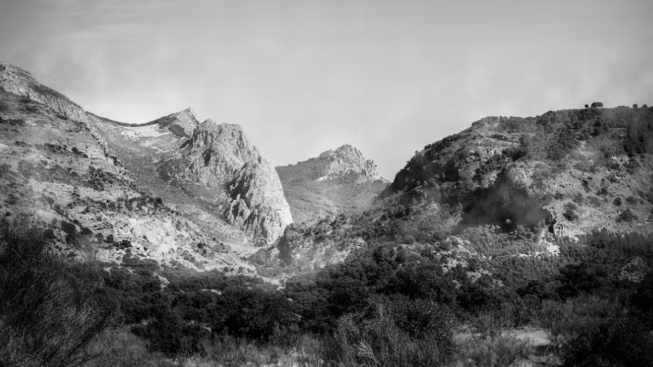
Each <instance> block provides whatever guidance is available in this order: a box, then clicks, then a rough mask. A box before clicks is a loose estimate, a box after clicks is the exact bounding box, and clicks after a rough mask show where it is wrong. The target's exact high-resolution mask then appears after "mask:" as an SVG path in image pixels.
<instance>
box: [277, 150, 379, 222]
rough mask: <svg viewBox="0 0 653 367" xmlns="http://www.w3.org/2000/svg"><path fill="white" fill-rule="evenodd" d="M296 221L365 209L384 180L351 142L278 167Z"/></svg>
mask: <svg viewBox="0 0 653 367" xmlns="http://www.w3.org/2000/svg"><path fill="white" fill-rule="evenodd" d="M277 172H279V177H280V178H281V183H282V184H283V189H284V192H285V194H286V198H287V199H288V203H289V204H290V210H291V212H292V215H293V219H294V220H295V222H304V221H309V220H315V219H317V218H320V217H324V216H328V215H334V214H337V213H354V212H357V211H361V210H364V209H365V208H367V207H368V206H369V205H370V204H371V202H372V200H373V199H374V197H375V196H376V195H377V194H378V193H379V192H381V190H383V188H385V186H386V185H387V182H388V181H386V180H385V179H383V178H381V177H379V174H378V172H377V170H376V164H374V162H373V161H372V160H367V159H365V158H364V157H363V154H362V153H361V152H360V151H359V150H358V149H356V148H354V147H352V146H351V145H343V146H341V147H340V148H338V149H336V150H335V151H333V150H328V151H326V152H324V153H322V154H320V155H319V156H318V157H317V158H311V159H309V160H307V161H305V162H299V163H297V164H296V165H289V166H283V167H277Z"/></svg>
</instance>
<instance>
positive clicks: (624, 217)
mask: <svg viewBox="0 0 653 367" xmlns="http://www.w3.org/2000/svg"><path fill="white" fill-rule="evenodd" d="M634 220H637V216H636V215H635V214H633V212H632V211H631V210H630V208H628V209H626V210H624V211H623V212H622V213H621V214H620V215H619V217H618V218H617V222H632V221H634Z"/></svg>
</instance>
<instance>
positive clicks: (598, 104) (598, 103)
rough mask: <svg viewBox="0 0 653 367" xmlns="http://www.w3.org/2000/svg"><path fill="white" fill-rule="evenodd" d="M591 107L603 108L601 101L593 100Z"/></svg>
mask: <svg viewBox="0 0 653 367" xmlns="http://www.w3.org/2000/svg"><path fill="white" fill-rule="evenodd" d="M592 107H593V108H603V102H593V103H592Z"/></svg>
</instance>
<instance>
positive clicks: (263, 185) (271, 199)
mask: <svg viewBox="0 0 653 367" xmlns="http://www.w3.org/2000/svg"><path fill="white" fill-rule="evenodd" d="M182 155H183V156H184V157H185V158H186V159H187V160H188V162H189V165H188V166H187V168H186V169H185V170H184V171H183V177H184V179H186V180H189V181H192V182H199V183H201V184H202V185H204V186H206V187H209V188H220V189H223V188H224V189H226V193H227V196H228V199H227V202H226V203H225V205H224V208H223V211H224V215H225V218H226V219H227V221H228V222H229V223H230V224H232V225H234V226H236V227H237V228H241V229H243V230H245V231H246V232H248V233H251V234H253V235H254V236H255V237H256V238H260V239H263V240H265V241H267V242H272V241H274V240H275V239H277V238H278V237H279V236H280V235H281V234H283V230H284V228H285V227H286V226H287V225H288V224H290V223H292V216H291V214H290V207H289V206H288V203H287V202H286V199H285V197H284V192H283V188H282V187H281V182H280V181H279V176H278V175H277V173H276V171H275V170H274V168H273V167H272V165H271V164H270V163H269V162H268V161H266V160H265V159H263V158H262V157H261V155H260V153H259V152H258V149H256V147H255V146H253V145H252V144H251V143H250V142H249V140H248V139H247V136H246V135H245V133H244V132H243V130H242V129H241V127H240V126H238V125H230V124H217V123H216V122H214V121H212V120H206V121H205V122H203V123H202V124H201V125H200V126H199V128H197V129H196V130H195V132H194V133H193V135H192V137H191V138H190V139H189V140H188V141H187V142H186V143H185V144H184V145H183V149H182Z"/></svg>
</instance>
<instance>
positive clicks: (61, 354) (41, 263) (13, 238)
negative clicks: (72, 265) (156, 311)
mask: <svg viewBox="0 0 653 367" xmlns="http://www.w3.org/2000/svg"><path fill="white" fill-rule="evenodd" d="M16 221H20V223H21V225H20V227H18V225H14V224H12V223H10V222H8V221H7V220H4V219H3V220H2V222H0V365H3V366H15V365H20V366H43V365H47V366H78V365H81V364H83V363H85V362H86V361H88V360H90V359H93V358H96V357H98V355H99V353H95V352H93V351H90V350H89V349H88V346H89V345H90V343H91V342H92V341H93V340H94V339H95V338H96V336H97V335H98V334H100V333H101V332H102V331H103V330H106V329H108V328H109V327H110V326H112V325H114V323H115V320H116V313H115V307H112V306H111V305H112V304H113V303H112V302H108V300H106V299H104V298H99V295H98V294H97V293H96V292H97V290H98V289H97V288H96V286H95V285H94V284H92V283H91V281H89V280H85V279H80V278H76V277H74V276H73V275H72V274H71V272H70V271H69V268H68V267H67V266H66V264H65V263H64V262H63V260H61V259H60V258H59V257H57V256H56V255H54V254H52V253H51V252H49V251H48V250H47V242H46V240H45V238H44V236H43V235H42V232H41V230H40V229H38V228H35V227H30V226H28V225H26V221H27V218H21V217H18V218H17V219H16ZM14 223H19V222H14Z"/></svg>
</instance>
